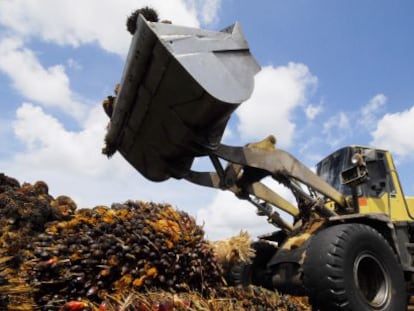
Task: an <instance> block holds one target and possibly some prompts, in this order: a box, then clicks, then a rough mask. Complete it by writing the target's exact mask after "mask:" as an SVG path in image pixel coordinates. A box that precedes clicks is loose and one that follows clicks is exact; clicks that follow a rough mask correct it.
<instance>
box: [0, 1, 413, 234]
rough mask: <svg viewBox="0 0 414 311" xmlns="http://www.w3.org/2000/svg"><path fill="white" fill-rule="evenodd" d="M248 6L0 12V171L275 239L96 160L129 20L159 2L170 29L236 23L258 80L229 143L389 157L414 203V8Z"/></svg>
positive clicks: (235, 211)
mask: <svg viewBox="0 0 414 311" xmlns="http://www.w3.org/2000/svg"><path fill="white" fill-rule="evenodd" d="M252 3H253V2H252V1H245V0H238V1H236V0H185V1H184V0H171V1H170V0H169V1H162V0H152V1H149V0H145V1H144V0H142V1H139V0H138V1H137V0H134V1H133V0H123V1H116V0H105V1H102V0H88V1H82V2H79V3H77V4H76V6H74V5H73V2H72V1H69V0H42V1H40V0H13V1H8V0H3V1H0V98H1V99H0V141H1V146H2V148H0V171H1V172H5V173H6V174H8V175H10V176H14V177H16V178H18V179H19V180H20V181H21V182H24V181H27V182H34V181H36V180H45V181H46V182H47V183H48V184H49V186H50V191H51V193H52V194H53V195H54V196H57V195H60V194H66V195H69V196H71V197H73V198H74V199H75V200H76V201H77V202H78V203H79V207H92V206H94V205H97V204H105V205H110V204H111V203H112V202H119V201H125V200H127V199H142V200H154V201H158V202H169V203H171V204H172V205H174V206H176V207H178V208H180V209H184V210H186V211H188V212H189V213H190V214H192V215H194V216H196V217H197V219H198V221H199V222H200V223H202V222H205V228H206V231H207V233H208V235H209V236H210V237H211V238H218V237H223V236H226V235H229V234H234V233H235V232H237V231H238V230H240V229H248V230H250V231H251V232H252V234H253V235H254V234H257V233H260V232H265V231H267V230H269V228H268V227H266V226H265V225H264V221H263V220H260V219H259V218H258V217H255V216H254V208H253V207H250V206H248V205H247V206H246V205H245V204H244V203H240V202H238V201H237V200H236V199H234V198H233V197H232V196H231V195H228V194H226V193H224V192H218V191H213V190H209V189H203V188H200V187H197V186H195V185H191V184H188V183H186V182H185V181H173V180H171V181H168V182H165V183H161V184H159V183H152V182H149V181H147V180H145V179H144V178H143V177H141V176H140V175H139V174H138V173H136V172H135V171H134V170H133V169H132V168H131V167H130V166H129V165H128V164H127V163H126V162H125V161H124V160H123V159H122V158H121V157H119V156H115V157H114V158H113V159H111V160H107V159H106V158H105V157H104V156H102V155H101V154H100V149H101V147H102V146H103V135H104V132H105V125H106V123H107V119H106V117H105V115H104V114H103V112H102V109H101V108H100V102H101V100H102V99H103V98H105V97H106V96H107V95H109V94H111V93H112V90H113V86H114V84H115V83H117V82H118V81H119V80H120V77H121V73H122V69H123V63H124V59H125V55H126V53H127V50H128V45H129V40H130V38H131V37H130V35H129V34H128V33H127V32H126V30H125V26H124V22H125V18H126V16H127V15H128V14H130V12H131V11H132V10H134V9H136V8H139V7H141V6H143V5H152V6H153V7H155V8H156V9H157V10H158V12H159V13H160V15H161V18H165V19H170V20H172V21H173V22H174V23H175V24H182V25H187V26H195V27H198V26H201V27H203V28H208V29H214V30H219V29H222V28H224V27H226V26H228V25H230V24H232V23H234V22H235V21H239V22H240V23H241V25H242V28H243V31H244V33H245V35H246V38H247V40H248V42H249V45H250V48H251V51H252V53H253V55H254V56H255V58H256V59H257V61H258V62H259V63H260V65H261V66H263V70H262V71H261V72H260V73H259V74H258V75H257V77H256V89H255V91H254V93H253V95H252V98H251V99H250V100H249V101H247V102H246V103H244V104H243V105H242V106H241V107H240V109H239V110H238V111H237V112H236V113H235V114H234V116H233V118H232V120H231V122H230V123H229V125H228V129H227V132H226V137H225V139H224V140H225V142H228V143H232V144H238V145H243V144H245V143H247V142H249V141H253V140H258V139H261V138H263V137H264V136H266V135H268V134H270V133H273V134H275V135H276V136H277V138H278V142H279V146H280V148H283V149H286V150H288V151H289V152H291V153H292V154H294V155H295V156H297V157H298V158H299V159H301V160H302V161H303V162H305V163H306V164H307V165H309V166H313V165H314V164H315V163H316V162H317V161H318V160H319V159H321V158H322V157H324V156H326V155H327V154H329V153H330V152H332V151H334V150H335V149H338V148H340V147H341V146H343V145H348V144H362V145H375V146H378V147H383V148H387V149H389V150H391V151H392V153H393V154H394V157H395V160H396V163H397V166H398V170H399V172H400V175H401V180H402V182H403V186H404V188H405V191H406V193H407V194H408V195H414V178H413V177H412V176H413V167H414V156H412V154H413V153H414V140H413V139H412V137H413V133H414V88H413V81H412V77H413V72H414V61H413V55H414V36H413V35H412V30H413V29H414V19H413V18H412V16H414V3H413V2H412V1H393V2H390V1H381V0H379V1H378V0H377V1H373V0H372V1H356V0H354V1H328V0H324V1H322V0H318V1H305V0H301V1H299V0H298V1H275V0H262V1H260V5H257V4H255V5H253V4H252ZM39 8H42V9H39ZM98 12H99V14H98ZM97 25H99V27H98V26H97ZM278 189H279V188H278ZM279 191H281V192H282V193H284V194H286V191H285V189H279Z"/></svg>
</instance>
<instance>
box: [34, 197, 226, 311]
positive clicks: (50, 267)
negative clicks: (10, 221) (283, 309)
mask: <svg viewBox="0 0 414 311" xmlns="http://www.w3.org/2000/svg"><path fill="white" fill-rule="evenodd" d="M33 247H34V255H35V256H36V260H35V264H34V265H33V270H32V271H33V275H32V279H33V282H34V285H35V287H36V288H37V289H38V291H37V292H36V294H35V300H36V302H37V303H38V304H39V305H46V306H47V307H53V306H55V305H58V304H59V302H61V301H62V300H64V299H66V300H68V299H69V300H72V299H77V298H79V297H83V298H85V299H88V300H89V301H93V302H97V303H98V302H100V301H102V300H103V299H105V297H107V296H108V295H111V296H115V297H117V296H122V295H124V294H125V293H128V292H131V291H138V292H139V291H141V292H144V291H154V290H160V289H163V290H170V291H171V290H172V291H175V292H183V291H189V290H193V291H197V292H199V293H201V294H208V293H210V292H212V291H213V290H214V289H215V288H217V287H218V286H220V285H221V284H222V278H221V271H220V268H219V266H218V264H217V263H216V260H215V257H214V253H213V250H212V248H211V246H210V244H209V243H208V242H207V241H205V240H204V232H203V230H202V229H201V227H199V226H197V225H196V223H195V220H194V219H193V218H192V217H190V216H189V215H188V214H186V213H184V212H180V211H177V210H175V209H174V208H173V207H171V206H170V205H162V204H154V203H143V202H134V201H128V202H126V203H124V204H114V205H113V206H112V207H111V208H107V207H104V206H98V207H95V208H93V209H82V210H79V211H78V212H77V213H75V215H74V217H73V218H72V219H70V220H68V221H61V222H58V223H53V224H51V225H50V226H48V227H47V228H46V231H45V233H43V234H41V235H39V236H38V239H37V241H36V242H34V243H33Z"/></svg>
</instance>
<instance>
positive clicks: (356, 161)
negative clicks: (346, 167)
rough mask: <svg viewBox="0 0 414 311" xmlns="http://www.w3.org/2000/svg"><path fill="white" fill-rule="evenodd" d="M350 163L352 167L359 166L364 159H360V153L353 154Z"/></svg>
mask: <svg viewBox="0 0 414 311" xmlns="http://www.w3.org/2000/svg"><path fill="white" fill-rule="evenodd" d="M351 163H352V164H354V165H357V164H358V165H361V164H362V163H364V159H363V158H362V154H360V153H354V154H353V155H352V157H351Z"/></svg>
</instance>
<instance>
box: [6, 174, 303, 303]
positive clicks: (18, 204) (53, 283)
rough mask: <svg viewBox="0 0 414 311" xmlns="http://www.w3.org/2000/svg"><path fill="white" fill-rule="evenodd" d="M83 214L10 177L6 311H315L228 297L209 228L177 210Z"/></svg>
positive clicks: (155, 207)
mask: <svg viewBox="0 0 414 311" xmlns="http://www.w3.org/2000/svg"><path fill="white" fill-rule="evenodd" d="M76 208H77V207H76V204H75V203H74V202H73V201H72V200H71V199H70V198H69V197H66V196H59V197H57V198H54V197H52V196H51V195H50V194H49V193H48V186H47V185H46V183H44V182H36V183H35V184H34V185H30V184H27V183H25V184H23V185H20V184H19V182H17V181H16V180H15V179H13V178H10V177H7V176H5V175H4V174H0V310H34V309H36V310H71V311H75V310H160V311H161V310H243V309H249V310H251V309H254V310H256V309H257V310H274V309H276V310H308V309H306V308H307V307H306V305H304V304H303V303H302V302H301V301H299V300H295V299H293V298H289V297H285V296H279V295H278V294H277V293H274V292H270V291H267V290H265V289H261V288H257V287H251V288H245V289H236V288H232V287H226V286H225V281H224V280H223V277H222V269H221V265H220V264H219V263H218V261H217V258H216V255H215V252H214V248H213V247H212V245H211V243H210V242H209V241H207V240H205V239H204V233H203V230H202V228H201V227H200V226H198V225H196V223H195V221H194V219H193V218H192V217H190V216H189V215H188V214H187V213H185V212H181V211H177V210H176V209H174V208H173V207H171V206H170V205H166V204H163V205H161V204H154V203H144V202H137V201H127V202H125V203H124V204H113V205H112V206H111V207H110V208H108V207H105V206H97V207H95V208H93V209H80V210H76Z"/></svg>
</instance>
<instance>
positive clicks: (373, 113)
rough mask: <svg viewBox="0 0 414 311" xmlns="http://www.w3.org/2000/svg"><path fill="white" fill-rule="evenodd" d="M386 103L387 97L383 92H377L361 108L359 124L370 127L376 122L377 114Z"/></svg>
mask: <svg viewBox="0 0 414 311" xmlns="http://www.w3.org/2000/svg"><path fill="white" fill-rule="evenodd" d="M386 103H387V97H386V96H385V95H384V94H377V95H375V96H374V97H372V98H371V99H370V101H369V102H368V103H367V104H366V105H365V106H363V107H362V109H361V117H362V118H361V120H360V122H359V123H360V124H361V125H363V126H365V127H366V128H369V129H371V128H372V127H374V126H375V124H376V122H378V114H379V113H380V112H381V111H382V108H383V107H384V106H385V104H386Z"/></svg>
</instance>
